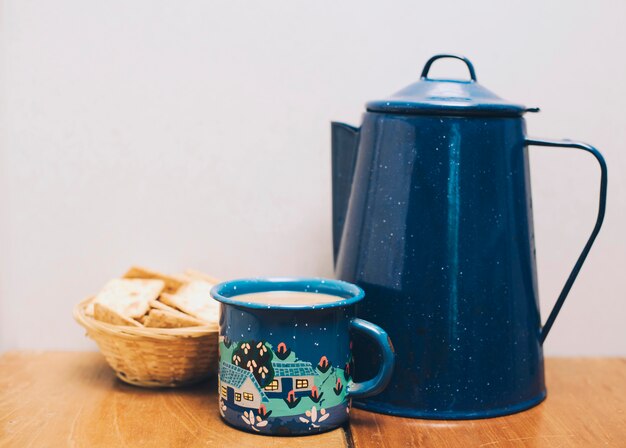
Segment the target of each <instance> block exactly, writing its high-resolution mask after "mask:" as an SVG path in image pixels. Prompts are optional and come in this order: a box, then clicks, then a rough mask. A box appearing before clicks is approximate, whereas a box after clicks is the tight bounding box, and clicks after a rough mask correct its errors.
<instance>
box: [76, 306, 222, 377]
mask: <svg viewBox="0 0 626 448" xmlns="http://www.w3.org/2000/svg"><path fill="white" fill-rule="evenodd" d="M91 300H92V298H89V299H87V300H84V301H83V302H81V303H79V304H78V305H76V306H75V307H74V319H76V321H77V322H78V323H79V324H80V325H82V326H83V327H84V328H85V329H86V330H87V336H89V337H90V338H91V339H93V340H94V341H96V343H97V344H98V347H99V348H100V351H101V352H102V354H103V355H104V357H105V358H106V360H107V362H108V363H109V365H110V366H111V367H112V368H113V370H115V373H116V375H117V376H118V378H119V379H121V380H122V381H124V382H126V383H129V384H134V385H136V386H143V387H177V386H182V385H185V384H192V383H197V382H199V381H202V380H203V379H205V378H207V377H209V376H211V375H212V374H213V373H215V372H216V370H217V358H218V326H217V324H212V325H207V326H202V327H188V328H146V327H130V326H119V325H111V324H108V323H105V322H100V321H98V320H95V319H94V318H93V317H91V316H88V315H87V314H86V313H85V310H86V307H87V304H88V303H89V302H90V301H91Z"/></svg>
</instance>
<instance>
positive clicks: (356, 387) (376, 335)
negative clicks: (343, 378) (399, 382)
mask: <svg viewBox="0 0 626 448" xmlns="http://www.w3.org/2000/svg"><path fill="white" fill-rule="evenodd" d="M350 328H351V329H352V330H354V331H359V332H361V333H363V334H365V335H366V336H369V337H370V338H371V339H373V340H374V342H376V344H377V345H378V346H379V347H380V351H381V353H382V357H383V359H382V364H381V366H380V370H379V371H378V373H377V374H376V376H375V377H374V378H372V379H371V380H367V381H363V382H361V383H354V382H351V383H350V384H348V389H347V396H348V397H350V398H365V397H370V396H372V395H376V394H378V393H380V392H382V391H383V389H384V388H385V387H386V386H387V384H389V380H391V374H392V373H393V366H394V363H395V356H396V354H395V352H394V350H393V344H392V343H391V339H389V336H388V335H387V332H386V331H385V330H383V329H382V328H380V327H379V326H378V325H374V324H373V323H371V322H368V321H366V320H363V319H358V318H353V319H352V320H351V321H350Z"/></svg>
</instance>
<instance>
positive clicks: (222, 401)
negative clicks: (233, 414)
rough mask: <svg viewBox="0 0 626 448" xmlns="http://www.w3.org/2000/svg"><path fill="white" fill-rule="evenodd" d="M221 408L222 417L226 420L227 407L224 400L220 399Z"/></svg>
mask: <svg viewBox="0 0 626 448" xmlns="http://www.w3.org/2000/svg"><path fill="white" fill-rule="evenodd" d="M219 408H220V415H221V416H222V417H224V418H226V414H225V413H226V405H225V404H224V400H223V399H222V398H221V397H220V403H219Z"/></svg>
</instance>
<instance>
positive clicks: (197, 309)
mask: <svg viewBox="0 0 626 448" xmlns="http://www.w3.org/2000/svg"><path fill="white" fill-rule="evenodd" d="M212 287H213V285H212V284H211V283H209V282H205V281H202V280H194V281H191V282H189V283H187V284H186V285H185V286H183V287H182V288H180V289H179V290H178V292H177V293H176V294H167V293H163V294H161V297H160V301H161V302H163V303H165V304H166V305H169V306H171V307H174V308H176V309H179V310H180V311H182V312H184V313H187V314H190V315H192V316H194V317H197V318H198V319H202V320H204V321H207V322H217V321H218V320H219V310H220V304H219V302H218V301H216V300H214V299H213V298H211V296H210V294H209V292H210V291H211V288H212Z"/></svg>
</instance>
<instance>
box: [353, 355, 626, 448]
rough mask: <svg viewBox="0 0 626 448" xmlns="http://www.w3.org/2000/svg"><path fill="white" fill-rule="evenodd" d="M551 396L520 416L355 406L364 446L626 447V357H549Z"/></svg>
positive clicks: (358, 439)
mask: <svg viewBox="0 0 626 448" xmlns="http://www.w3.org/2000/svg"><path fill="white" fill-rule="evenodd" d="M546 375H547V379H546V381H547V386H548V398H547V399H546V400H545V401H544V402H543V403H541V404H540V405H539V406H537V407H535V408H533V409H530V410H528V411H525V412H521V413H519V414H514V415H510V416H506V417H499V418H493V419H487V420H473V421H432V420H431V421H428V420H413V419H405V418H399V417H390V416H384V415H380V414H373V413H369V412H364V411H360V410H354V411H353V412H352V417H351V425H350V432H351V440H352V443H353V444H354V446H355V447H356V448H364V447H385V448H386V447H389V448H399V447H411V446H424V447H444V448H445V447H477V448H478V447H481V448H500V447H542V448H551V447H554V448H556V447H600V446H611V447H626V359H558V358H557V359H548V360H547V365H546Z"/></svg>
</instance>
